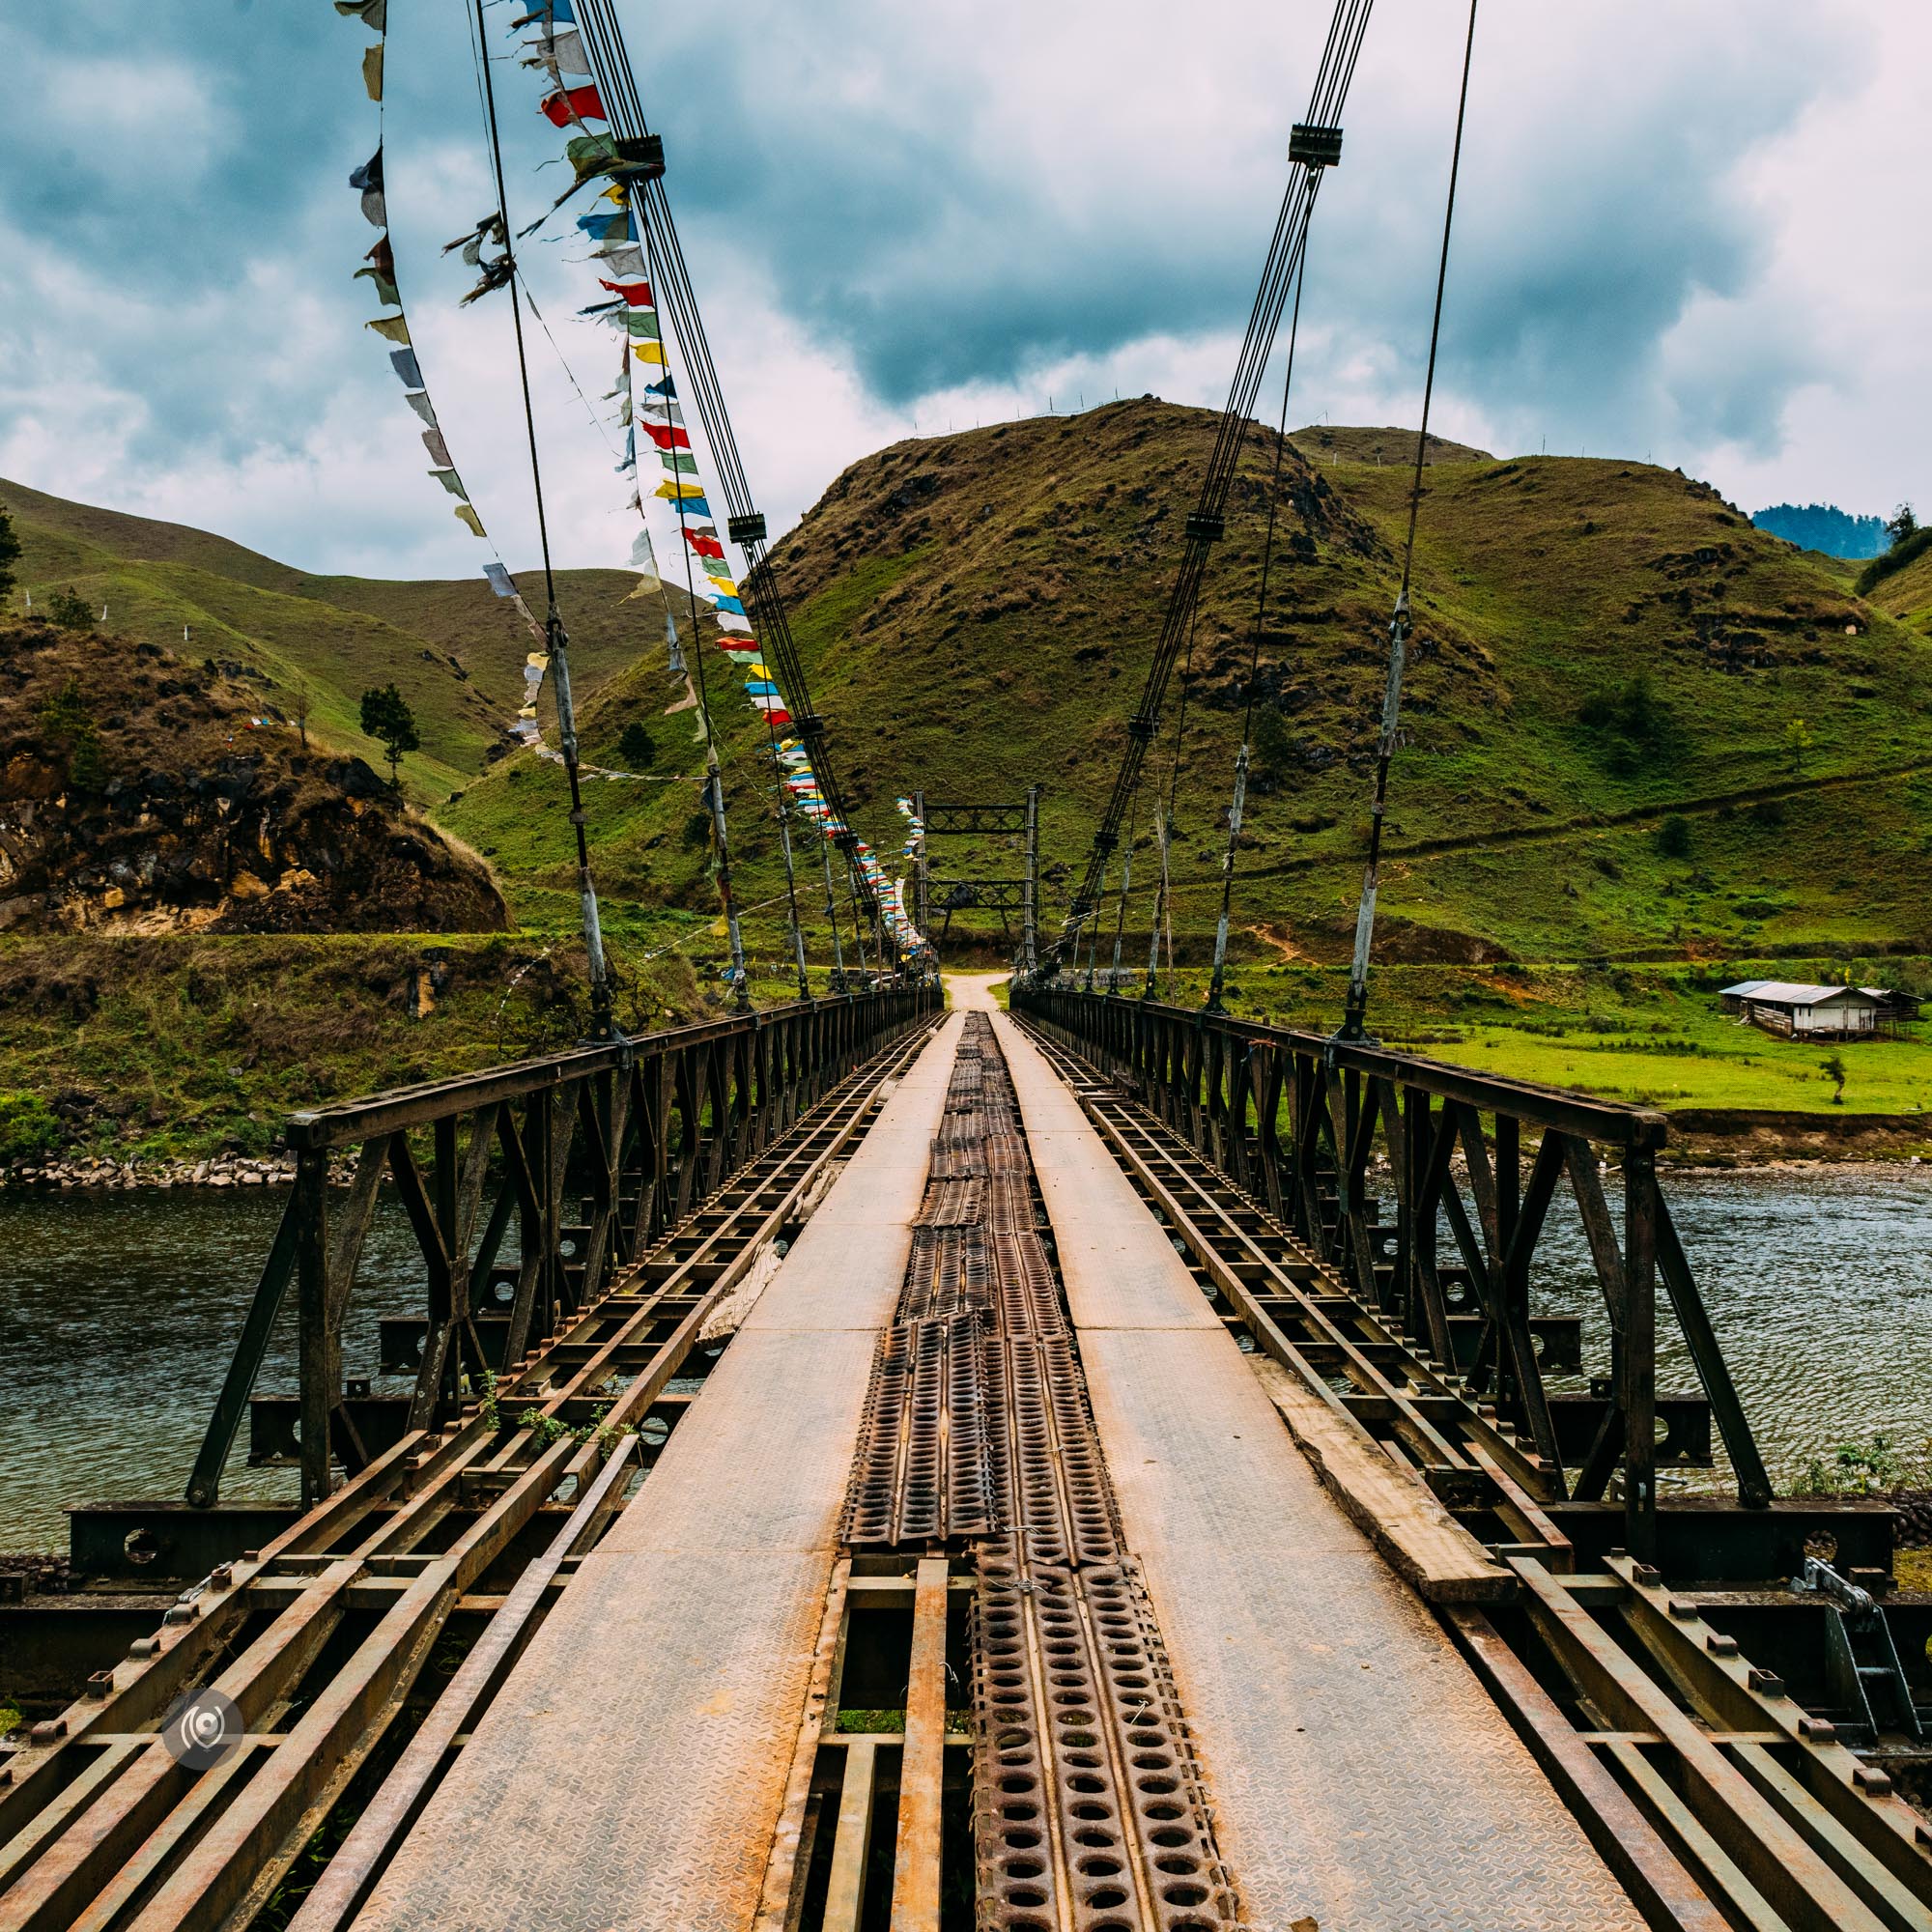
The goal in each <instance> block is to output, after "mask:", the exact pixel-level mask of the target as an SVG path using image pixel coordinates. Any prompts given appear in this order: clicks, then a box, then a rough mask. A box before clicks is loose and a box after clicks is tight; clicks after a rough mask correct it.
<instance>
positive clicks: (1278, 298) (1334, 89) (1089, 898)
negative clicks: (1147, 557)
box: [1047, 0, 1374, 971]
mask: <svg viewBox="0 0 1932 1932" xmlns="http://www.w3.org/2000/svg"><path fill="white" fill-rule="evenodd" d="M1373 5H1374V0H1336V6H1335V12H1334V15H1333V17H1332V19H1331V20H1330V22H1329V28H1328V39H1327V43H1326V45H1325V46H1324V47H1323V49H1322V53H1321V67H1320V68H1319V70H1318V71H1317V73H1316V78H1315V86H1314V89H1313V91H1312V93H1311V95H1310V98H1309V107H1308V119H1307V121H1306V122H1303V123H1297V124H1296V127H1295V130H1294V136H1293V140H1292V141H1291V144H1290V149H1289V157H1290V160H1291V163H1292V164H1293V174H1292V176H1291V177H1290V181H1289V185H1288V188H1287V190H1286V192H1285V193H1284V195H1283V197H1282V203H1281V208H1280V211H1279V213H1277V215H1276V217H1275V224H1274V233H1273V236H1272V238H1271V239H1270V241H1269V243H1268V253H1267V260H1266V263H1265V265H1264V269H1263V271H1262V278H1261V284H1260V286H1259V288H1258V289H1257V290H1256V293H1255V299H1254V305H1253V307H1252V309H1251V310H1250V312H1249V316H1248V324H1247V329H1246V332H1245V333H1244V335H1243V337H1242V341H1241V349H1240V354H1239V355H1238V356H1237V357H1236V365H1235V377H1234V381H1233V383H1232V384H1230V386H1229V390H1228V400H1227V403H1226V405H1225V406H1224V408H1223V410H1222V412H1221V416H1220V419H1219V421H1218V422H1217V424H1216V426H1215V434H1214V445H1213V448H1212V450H1211V451H1210V453H1209V456H1208V469H1207V473H1206V475H1205V476H1204V477H1203V479H1202V485H1201V494H1200V497H1199V498H1198V499H1197V501H1196V505H1195V508H1194V510H1193V512H1192V513H1191V514H1190V515H1189V517H1188V519H1187V522H1186V525H1185V528H1184V539H1183V548H1182V551H1181V557H1180V564H1179V570H1178V571H1177V573H1176V577H1175V582H1174V587H1173V589H1172V591H1171V592H1170V594H1169V597H1168V602H1167V609H1166V612H1165V614H1164V616H1163V618H1162V621H1161V630H1160V636H1159V638H1158V639H1157V640H1156V642H1155V645H1154V652H1153V659H1152V662H1151V665H1150V666H1149V668H1148V676H1147V682H1146V685H1145V686H1144V688H1143V690H1142V694H1141V699H1140V702H1139V704H1138V705H1137V706H1136V708H1135V710H1134V713H1133V716H1132V717H1131V718H1130V719H1129V720H1128V723H1127V747H1126V751H1125V753H1124V754H1123V756H1122V761H1121V769H1120V771H1119V773H1118V774H1117V775H1116V777H1115V780H1114V788H1113V791H1112V793H1111V795H1110V796H1109V798H1108V801H1107V804H1106V807H1105V809H1104V810H1103V811H1102V813H1101V817H1100V823H1099V826H1098V828H1097V829H1096V830H1095V832H1094V841H1093V845H1092V847H1091V849H1090V852H1089V855H1088V860H1087V868H1086V873H1085V875H1084V877H1083V879H1082V881H1081V883H1080V885H1079V887H1078V889H1077V890H1076V891H1075V893H1074V895H1073V900H1072V903H1071V905H1070V906H1069V907H1068V909H1067V914H1066V919H1065V923H1064V925H1063V927H1062V930H1061V934H1060V937H1059V938H1058V939H1057V940H1055V942H1054V944H1053V947H1052V949H1051V952H1050V954H1049V960H1048V968H1047V970H1049V971H1052V970H1055V969H1057V967H1058V966H1059V964H1060V963H1061V962H1062V960H1063V959H1064V958H1065V956H1066V953H1067V952H1068V950H1069V949H1070V948H1073V947H1076V946H1077V943H1078V938H1079V934H1080V931H1081V928H1082V927H1083V926H1084V925H1085V923H1086V922H1087V921H1088V920H1089V919H1090V918H1092V917H1093V916H1094V913H1095V912H1096V910H1097V908H1098V906H1099V902H1100V890H1099V888H1100V881H1101V879H1102V877H1103V876H1104V873H1105V869H1106V863H1107V856H1108V854H1109V853H1111V852H1112V851H1113V849H1114V847H1115V846H1116V845H1117V844H1118V843H1119V839H1120V830H1121V825H1122V820H1123V819H1124V817H1125V815H1126V813H1127V811H1128V810H1129V808H1130V805H1131V802H1132V798H1133V792H1134V787H1135V783H1136V781H1137V780H1138V777H1139V773H1140V768H1141V764H1142V761H1143V760H1144V758H1145V757H1146V755H1147V751H1148V747H1149V746H1150V745H1151V743H1152V741H1153V737H1154V733H1155V730H1156V728H1157V727H1158V725H1159V720H1160V709H1161V702H1162V699H1163V697H1164V696H1165V694H1166V690H1167V684H1168V679H1169V678H1170V676H1171V675H1172V674H1173V670H1174V665H1175V660H1176V659H1177V657H1178V656H1179V653H1180V649H1181V645H1182V642H1183V640H1184V639H1185V638H1186V637H1187V635H1188V633H1189V630H1190V628H1191V623H1192V618H1193V612H1194V609H1195V606H1196V603H1197V602H1198V599H1199V596H1200V590H1201V581H1202V578H1203V575H1204V573H1205V572H1206V569H1207V562H1208V550H1209V549H1210V548H1211V547H1212V545H1213V544H1214V543H1215V541H1216V540H1217V539H1218V538H1219V537H1220V536H1221V535H1222V534H1223V532H1224V530H1225V528H1226V509H1227V500H1228V495H1229V491H1230V489H1231V487H1232V485H1233V481H1234V474H1235V466H1236V459H1237V458H1238V456H1239V453H1240V447H1241V442H1242V440H1243V438H1244V436H1245V435H1246V432H1247V428H1248V418H1249V413H1250V412H1251V411H1252V410H1253V408H1254V401H1255V396H1256V394H1257V393H1258V391H1259V389H1260V387H1261V382H1262V377H1263V375H1264V372H1265V370H1266V367H1267V362H1268V358H1269V355H1271V353H1272V351H1273V347H1274V340H1275V334H1276V331H1277V330H1278V329H1279V327H1280V326H1281V318H1282V312H1283V310H1284V309H1285V308H1286V306H1287V303H1288V296H1289V290H1290V287H1291V285H1292V284H1293V279H1294V277H1295V274H1296V272H1297V270H1298V267H1299V263H1300V257H1301V252H1302V249H1303V247H1304V245H1305V244H1306V241H1307V235H1308V219H1309V215H1310V214H1311V213H1312V212H1313V208H1314V203H1315V185H1316V183H1317V181H1318V180H1319V178H1320V176H1321V171H1322V169H1323V168H1325V167H1328V166H1331V165H1333V163H1334V162H1335V161H1336V160H1337V159H1338V158H1339V156H1340V153H1341V128H1340V126H1339V116H1340V114H1341V110H1342V106H1343V103H1344V102H1345V100H1346V99H1347V98H1348V92H1349V87H1350V82H1351V81H1352V79H1353V77H1354V72H1355V65H1356V62H1357V60H1358V59H1359V58H1360V54H1361V48H1362V39H1363V36H1364V34H1365V33H1366V32H1367V29H1368V22H1369V15H1370V13H1371V11H1372V8H1373ZM1076 956H1077V953H1076Z"/></svg>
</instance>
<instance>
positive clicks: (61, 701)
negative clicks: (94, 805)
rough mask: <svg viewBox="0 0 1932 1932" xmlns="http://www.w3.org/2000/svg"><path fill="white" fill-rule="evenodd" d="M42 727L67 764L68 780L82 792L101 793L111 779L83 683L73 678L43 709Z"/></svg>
mask: <svg viewBox="0 0 1932 1932" xmlns="http://www.w3.org/2000/svg"><path fill="white" fill-rule="evenodd" d="M40 715H41V728H42V729H43V731H45V733H46V734H47V739H48V741H49V743H51V744H54V745H57V746H58V747H59V748H60V750H61V753H62V755H63V756H64V758H65V759H66V761H67V781H68V783H69V784H71V785H74V786H76V787H77V788H78V789H79V790H81V791H99V789H100V785H101V782H102V781H103V780H104V779H105V778H106V776H107V761H106V758H105V757H104V756H103V755H102V753H101V750H100V732H99V728H98V727H97V725H95V722H94V714H93V713H92V712H91V711H90V710H89V709H88V708H87V698H86V696H85V694H84V693H83V692H82V691H81V688H80V680H79V679H78V678H77V677H71V678H69V679H68V681H67V682H66V683H65V684H64V685H62V687H61V688H60V690H58V691H57V692H55V693H54V695H53V696H51V697H49V698H48V699H47V700H46V701H45V702H44V703H43V705H42V706H41V713H40Z"/></svg>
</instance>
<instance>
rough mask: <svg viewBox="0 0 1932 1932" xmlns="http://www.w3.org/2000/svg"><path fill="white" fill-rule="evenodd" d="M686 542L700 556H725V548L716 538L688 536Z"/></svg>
mask: <svg viewBox="0 0 1932 1932" xmlns="http://www.w3.org/2000/svg"><path fill="white" fill-rule="evenodd" d="M684 540H685V542H686V543H688V544H689V545H690V546H691V547H692V549H693V550H695V551H696V553H697V554H698V555H699V556H719V557H722V556H723V555H724V554H725V546H724V545H723V544H722V543H720V542H719V541H718V539H717V538H716V537H695V536H691V535H689V534H687V535H686V537H685V539H684Z"/></svg>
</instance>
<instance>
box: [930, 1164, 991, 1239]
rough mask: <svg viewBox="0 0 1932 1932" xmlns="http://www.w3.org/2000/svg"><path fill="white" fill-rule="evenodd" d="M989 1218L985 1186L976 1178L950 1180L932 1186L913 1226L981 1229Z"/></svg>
mask: <svg viewBox="0 0 1932 1932" xmlns="http://www.w3.org/2000/svg"><path fill="white" fill-rule="evenodd" d="M985 1218H986V1202H985V1182H984V1181H983V1180H981V1179H978V1178H977V1177H973V1176H964V1177H960V1178H958V1179H953V1178H952V1177H948V1178H947V1179H944V1180H934V1181H933V1182H932V1183H931V1184H930V1185H928V1187H927V1188H926V1190H925V1199H924V1200H923V1202H921V1204H920V1209H919V1213H918V1215H917V1216H916V1217H915V1219H914V1223H913V1225H914V1226H915V1227H920V1228H977V1227H979V1226H980V1225H981V1224H982V1223H983V1222H984V1220H985Z"/></svg>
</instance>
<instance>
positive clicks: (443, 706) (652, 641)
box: [0, 481, 690, 799]
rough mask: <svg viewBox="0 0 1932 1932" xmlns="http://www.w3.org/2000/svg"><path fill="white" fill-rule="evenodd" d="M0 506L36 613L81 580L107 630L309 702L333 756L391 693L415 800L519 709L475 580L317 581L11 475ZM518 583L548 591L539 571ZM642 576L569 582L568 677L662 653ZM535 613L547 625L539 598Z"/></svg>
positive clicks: (452, 781)
mask: <svg viewBox="0 0 1932 1932" xmlns="http://www.w3.org/2000/svg"><path fill="white" fill-rule="evenodd" d="M0 506H5V507H6V508H7V510H8V511H9V512H10V513H11V515H12V517H13V520H14V531H15V534H16V535H17V536H18V537H19V539H20V542H21V546H22V553H23V554H22V555H21V558H20V563H19V566H18V570H17V576H18V579H19V582H20V586H21V588H22V589H23V590H25V591H30V592H31V593H32V594H33V597H34V601H35V605H36V607H37V608H42V609H43V608H44V607H45V604H46V600H47V598H48V597H49V596H50V595H51V594H52V593H53V592H54V591H56V590H60V589H65V588H68V587H70V586H71V587H72V588H73V589H74V590H76V591H77V592H78V593H79V595H80V596H81V597H83V598H84V599H85V600H86V601H87V602H88V604H89V605H90V606H91V607H92V608H93V609H94V611H96V612H97V613H98V612H99V610H100V608H101V607H102V605H105V606H106V608H107V611H108V618H109V627H110V628H111V629H113V630H115V631H117V632H121V633H124V634H126V635H127V636H128V637H130V638H133V639H146V640H148V641H151V642H155V643H160V644H166V645H169V646H171V647H172V648H174V649H177V650H182V651H184V652H185V654H186V655H188V656H190V657H193V658H197V659H204V658H205V659H210V660H213V662H214V663H215V664H216V665H217V666H219V667H221V668H224V669H227V670H229V672H230V674H231V675H234V676H245V677H247V678H248V679H250V681H251V682H252V683H253V685H254V687H255V689H256V691H257V693H258V696H259V701H260V702H261V703H262V704H263V705H265V706H273V707H274V708H275V710H276V711H277V712H279V713H282V714H285V715H292V714H293V712H294V709H295V705H296V702H297V698H298V694H302V693H306V695H307V696H308V699H309V703H310V706H311V715H310V719H309V729H310V733H311V735H319V736H320V737H321V738H322V739H323V740H324V741H325V742H327V744H329V745H331V746H333V747H335V748H337V749H340V750H343V751H350V752H355V753H361V754H363V755H367V754H369V753H370V750H371V747H370V744H369V741H368V740H366V739H365V738H364V737H363V736H362V734H361V731H360V729H359V727H358V724H357V709H358V706H359V703H360V698H361V694H362V693H363V692H364V691H365V690H367V689H368V688H369V686H371V685H372V684H388V683H391V682H393V683H395V684H396V685H397V686H399V687H400V689H401V690H402V693H403V695H404V696H405V697H407V698H408V700H409V702H410V706H411V708H412V710H413V711H414V713H415V715H416V718H417V721H418V724H419V725H420V727H421V730H422V736H423V747H424V748H423V750H422V751H421V752H420V753H416V754H414V755H413V756H412V757H410V758H408V759H406V760H405V761H404V767H403V773H404V779H405V781H406V782H407V783H408V784H409V785H410V787H411V788H412V790H413V791H414V792H415V793H416V795H417V796H418V797H421V798H426V799H427V798H441V797H443V796H445V795H446V794H447V793H448V792H449V791H450V790H451V789H452V788H454V787H458V786H460V785H462V784H463V783H464V782H465V781H466V780H468V779H469V778H470V777H471V776H473V775H474V774H475V773H476V772H478V771H479V770H481V769H482V767H483V764H484V761H485V754H486V753H487V752H488V751H489V750H490V749H491V747H492V746H493V745H494V744H495V743H496V742H497V740H498V739H500V737H501V735H502V729H503V726H504V725H505V724H506V723H507V722H508V721H509V720H510V719H511V718H512V717H514V716H515V713H516V707H517V705H518V704H519V703H521V702H522V693H523V662H524V655H525V652H526V650H527V649H528V647H529V640H528V634H527V632H526V630H525V629H524V627H523V625H522V622H521V620H520V619H519V618H518V617H517V615H516V613H515V611H514V610H513V609H512V607H511V606H510V605H509V604H508V603H506V602H505V601H504V600H503V599H501V598H498V597H497V596H496V595H495V594H494V593H493V592H492V591H491V589H490V588H489V586H488V585H487V584H486V583H485V582H483V580H482V578H481V576H480V575H479V576H478V577H476V578H473V579H464V580H461V581H456V582H381V581H376V580H370V579H363V578H350V577H317V576H312V575H310V574H308V573H306V572H303V571H299V570H297V569H294V568H292V567H291V566H289V565H287V564H283V563H278V562H276V561H275V560H274V559H273V558H272V557H266V556H262V555H260V554H257V553H256V552H254V551H251V550H246V549H244V548H242V546H241V545H240V544H235V543H230V542H229V541H228V540H227V539H226V538H225V537H217V536H211V535H209V534H208V533H207V532H205V531H202V530H195V529H189V528H187V527H185V526H182V525H179V524H168V523H160V522H156V521H155V520H154V519H152V518H147V517H130V516H125V515H123V514H122V513H120V512H119V511H114V510H103V509H98V508H96V507H94V506H92V505H90V504H85V503H71V502H68V501H66V500H65V499H63V498H61V497H49V496H47V495H45V494H43V492H41V491H38V490H30V489H28V488H26V487H25V486H24V485H22V484H17V483H9V482H5V481H0ZM520 581H524V582H525V583H526V594H528V595H531V596H536V595H537V592H536V589H535V588H534V586H536V585H540V583H541V579H540V578H539V577H537V575H536V574H535V573H534V572H532V573H529V574H528V576H527V578H526V580H520ZM638 582H639V579H638V578H636V577H635V576H633V575H632V574H630V573H629V572H627V571H621V570H579V571H564V572H562V573H560V574H559V577H558V580H557V586H558V601H559V604H560V606H561V607H562V610H563V612H564V619H565V622H566V624H567V625H568V627H569V631H570V638H571V644H572V659H571V664H572V670H573V673H574V675H575V678H576V681H577V683H578V685H579V686H580V687H581V688H582V690H583V692H584V693H585V694H586V695H588V694H591V693H594V692H595V691H596V689H597V688H598V687H599V685H601V684H602V683H603V682H604V681H605V680H606V679H607V678H608V677H610V676H611V674H612V672H613V671H615V670H616V669H617V668H620V667H622V666H625V665H628V664H630V663H631V662H632V661H633V660H634V659H635V657H636V656H637V655H638V653H639V651H640V650H646V649H651V648H655V649H656V650H657V651H658V652H659V653H660V654H661V653H662V650H663V642H662V638H663V627H664V620H663V615H662V610H661V607H660V606H659V604H658V603H657V601H656V599H655V598H652V599H650V600H648V601H642V600H640V601H638V602H634V603H629V604H627V603H626V602H625V600H626V599H627V598H628V597H629V596H630V593H631V592H632V591H633V590H635V589H636V588H637V585H638ZM535 608H537V611H538V614H539V615H541V614H542V611H541V600H540V598H539V600H538V604H537V606H536V607H535ZM673 608H674V609H675V611H677V614H678V616H679V620H680V622H683V621H684V620H685V618H686V615H687V613H688V611H689V609H690V606H689V602H688V600H687V599H686V598H685V597H684V595H683V593H682V592H681V591H679V592H677V593H675V595H674V605H673ZM184 625H186V626H187V627H188V629H189V632H190V634H191V638H190V641H189V642H188V643H187V644H186V645H184V644H183V642H182V627H183V626H184Z"/></svg>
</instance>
